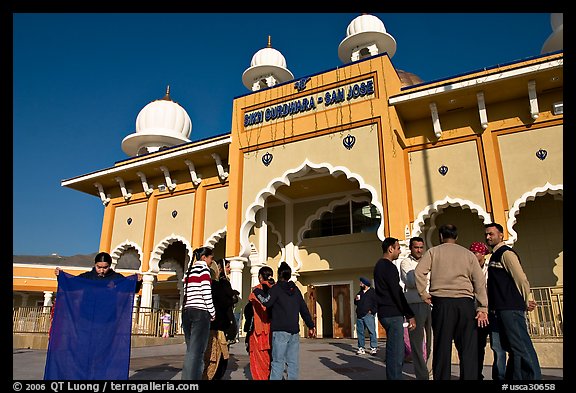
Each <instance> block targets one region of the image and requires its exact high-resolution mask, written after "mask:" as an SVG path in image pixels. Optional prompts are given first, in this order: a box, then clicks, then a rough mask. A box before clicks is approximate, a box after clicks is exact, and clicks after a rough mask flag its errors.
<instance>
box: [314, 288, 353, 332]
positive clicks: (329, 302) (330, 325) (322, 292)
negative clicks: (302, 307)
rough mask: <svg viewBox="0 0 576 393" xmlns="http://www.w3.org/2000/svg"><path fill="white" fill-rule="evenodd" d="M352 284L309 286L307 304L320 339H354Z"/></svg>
mask: <svg viewBox="0 0 576 393" xmlns="http://www.w3.org/2000/svg"><path fill="white" fill-rule="evenodd" d="M351 302H352V300H351V298H350V284H335V285H329V284H326V285H309V286H308V296H307V304H308V309H309V310H310V314H311V315H312V319H313V320H314V323H315V324H316V335H317V337H318V338H352V313H351V311H352V307H351Z"/></svg>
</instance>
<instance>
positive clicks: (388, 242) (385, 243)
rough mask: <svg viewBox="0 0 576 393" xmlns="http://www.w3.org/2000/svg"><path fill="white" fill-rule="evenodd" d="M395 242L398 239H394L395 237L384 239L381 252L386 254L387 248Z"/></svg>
mask: <svg viewBox="0 0 576 393" xmlns="http://www.w3.org/2000/svg"><path fill="white" fill-rule="evenodd" d="M397 241H398V239H396V238H395V237H387V238H386V239H384V240H383V241H382V252H388V248H389V247H391V246H393V245H394V244H395V243H396V242H397Z"/></svg>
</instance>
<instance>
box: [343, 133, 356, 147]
mask: <svg viewBox="0 0 576 393" xmlns="http://www.w3.org/2000/svg"><path fill="white" fill-rule="evenodd" d="M355 143H356V137H355V136H354V135H352V134H348V135H347V136H346V137H345V138H344V139H343V140H342V144H343V145H344V147H345V148H346V149H348V150H350V149H352V147H353V146H354V144H355Z"/></svg>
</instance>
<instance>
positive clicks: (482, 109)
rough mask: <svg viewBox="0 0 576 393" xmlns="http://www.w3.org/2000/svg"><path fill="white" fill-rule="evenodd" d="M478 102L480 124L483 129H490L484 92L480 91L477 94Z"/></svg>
mask: <svg viewBox="0 0 576 393" xmlns="http://www.w3.org/2000/svg"><path fill="white" fill-rule="evenodd" d="M476 100H477V101H478V114H479V115H480V124H481V125H482V128H483V129H486V128H488V114H487V113H486V102H485V101H484V92H483V91H479V92H478V93H476Z"/></svg>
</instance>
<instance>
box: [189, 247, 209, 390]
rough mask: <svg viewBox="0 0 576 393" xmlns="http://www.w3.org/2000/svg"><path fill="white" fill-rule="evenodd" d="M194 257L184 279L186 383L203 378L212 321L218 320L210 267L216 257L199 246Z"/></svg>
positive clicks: (194, 252)
mask: <svg viewBox="0 0 576 393" xmlns="http://www.w3.org/2000/svg"><path fill="white" fill-rule="evenodd" d="M192 254H193V255H192V261H191V262H190V267H189V268H188V271H187V272H186V275H185V276H184V278H183V281H184V302H183V303H184V304H183V306H182V330H183V331H184V340H185V342H186V354H185V355H184V364H183V366H182V379H183V380H200V379H202V372H203V371H204V352H205V351H206V347H207V346H208V339H209V337H210V322H212V321H214V319H216V310H215V308H214V303H213V300H212V287H211V279H210V269H209V268H208V266H209V265H211V264H212V260H213V258H214V257H213V255H212V249H210V248H208V247H200V248H197V249H195V250H194V251H193V253H192Z"/></svg>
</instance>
